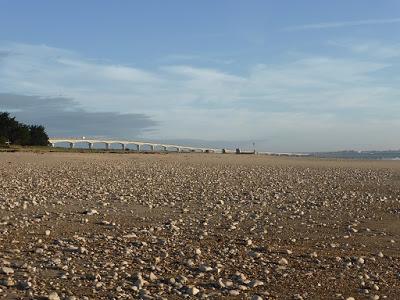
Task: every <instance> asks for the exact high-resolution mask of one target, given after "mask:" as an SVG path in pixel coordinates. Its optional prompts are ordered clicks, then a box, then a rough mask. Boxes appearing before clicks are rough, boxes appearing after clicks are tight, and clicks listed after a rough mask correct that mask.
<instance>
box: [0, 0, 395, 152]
mask: <svg viewBox="0 0 400 300" xmlns="http://www.w3.org/2000/svg"><path fill="white" fill-rule="evenodd" d="M399 32H400V2H399V1H366V0H362V1H361V0H360V1H349V0H347V1H344V0H343V1H329V2H327V1H113V2H111V1H63V2H61V1H29V2H28V1H19V0H13V1H7V0H0V108H1V109H7V110H10V111H12V112H14V113H15V114H16V115H17V116H20V117H21V118H23V119H26V120H28V121H31V122H42V123H44V124H45V125H46V126H47V128H48V130H49V133H50V134H52V135H69V136H71V135H86V136H90V135H92V136H94V135H102V131H101V130H99V128H101V126H102V124H104V126H108V127H109V128H108V129H107V130H104V134H103V135H104V136H113V137H123V138H140V139H148V140H164V139H165V140H182V141H184V140H187V141H190V142H191V143H194V141H193V140H199V141H201V142H202V143H207V142H208V141H209V142H212V143H215V142H216V141H217V142H220V143H221V145H223V144H224V143H226V144H229V145H233V146H235V145H238V146H242V147H246V146H248V147H250V145H251V142H252V141H256V142H257V145H258V147H259V148H260V149H263V150H271V151H319V150H337V149H394V148H400V139H396V135H397V134H398V132H399V130H400V120H399V118H398V115H399V114H400V102H399V96H400V84H399V83H400V76H399V63H400V40H399V36H400V35H399V34H398V33H399ZM18 97H19V98H18ZM24 101H25V102H24ZM49 101H50V102H49ZM17 102H18V104H17ZM33 102H34V103H35V106H33V105H32V103H33ZM49 103H52V105H49ZM53 104H54V105H53ZM34 107H36V109H33V108H34ZM38 107H40V109H38ZM71 114H75V117H74V120H75V125H79V124H81V125H82V126H81V128H82V132H81V131H80V130H79V128H80V127H79V126H71V127H70V128H69V126H68V118H71ZM85 116H86V117H85ZM104 116H107V119H105V120H103V119H102V118H103V117H104ZM111 117H112V118H115V119H117V120H118V119H119V120H124V121H123V122H121V123H118V121H113V122H110V121H109V120H110V118H111ZM129 119H131V120H132V123H131V124H132V126H129V124H130V123H129ZM88 120H91V121H90V122H91V124H92V126H91V124H89V123H88V122H89V121H88ZM94 120H95V121H94ZM140 124H142V125H140Z"/></svg>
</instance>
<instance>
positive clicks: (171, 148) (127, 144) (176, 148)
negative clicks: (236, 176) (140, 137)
mask: <svg viewBox="0 0 400 300" xmlns="http://www.w3.org/2000/svg"><path fill="white" fill-rule="evenodd" d="M49 142H50V144H51V146H52V147H56V144H61V143H63V144H68V145H69V147H70V148H71V149H72V148H74V147H75V146H76V144H78V143H80V144H81V143H86V144H87V145H88V148H89V149H92V148H93V145H94V144H103V145H104V147H105V149H106V150H108V149H110V146H111V145H120V147H121V149H122V150H126V149H128V148H129V149H132V148H131V147H133V149H134V150H136V151H137V152H141V151H145V150H144V147H148V148H149V150H150V151H152V152H154V151H156V150H158V151H162V152H212V153H222V152H223V150H222V149H213V148H199V147H188V146H181V145H170V144H160V143H148V142H139V141H127V140H102V139H99V140H98V139H86V138H81V139H76V138H50V139H49Z"/></svg>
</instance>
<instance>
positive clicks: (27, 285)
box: [0, 153, 400, 300]
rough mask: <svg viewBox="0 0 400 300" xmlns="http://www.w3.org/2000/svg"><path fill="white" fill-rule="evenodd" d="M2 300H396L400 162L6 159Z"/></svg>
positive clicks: (0, 229)
mask: <svg viewBox="0 0 400 300" xmlns="http://www.w3.org/2000/svg"><path fill="white" fill-rule="evenodd" d="M0 174H1V180H0V208H1V209H0V299H52V300H57V299H62V300H64V299H70V300H74V299H182V298H189V299H191V298H193V299H196V298H199V299H200V298H202V299H254V300H259V299H343V300H344V299H357V300H358V299H398V298H397V297H398V295H399V294H400V275H399V274H400V251H399V250H400V248H399V243H398V241H399V239H400V213H399V212H400V163H398V162H385V161H380V162H379V161H351V160H349V161H340V160H317V159H304V158H282V157H269V156H252V155H230V154H227V155H215V154H164V155H162V154H126V155H124V154H78V153H43V154H42V153H0Z"/></svg>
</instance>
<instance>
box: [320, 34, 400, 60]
mask: <svg viewBox="0 0 400 300" xmlns="http://www.w3.org/2000/svg"><path fill="white" fill-rule="evenodd" d="M328 44H329V45H332V46H335V47H341V48H344V49H348V50H349V51H351V52H353V53H355V54H357V55H360V54H364V55H366V56H367V57H373V58H379V59H391V58H394V57H400V44H399V43H398V44H384V43H382V42H380V41H373V40H372V41H355V40H354V39H352V40H334V41H329V43H328Z"/></svg>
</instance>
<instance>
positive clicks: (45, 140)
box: [29, 125, 49, 146]
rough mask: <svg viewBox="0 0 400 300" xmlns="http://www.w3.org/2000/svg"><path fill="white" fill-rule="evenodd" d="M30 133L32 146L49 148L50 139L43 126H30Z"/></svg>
mask: <svg viewBox="0 0 400 300" xmlns="http://www.w3.org/2000/svg"><path fill="white" fill-rule="evenodd" d="M29 131H30V137H31V139H30V142H29V145H31V146H47V145H48V144H49V137H48V135H47V133H46V131H45V129H44V127H43V126H41V125H31V126H29Z"/></svg>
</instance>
